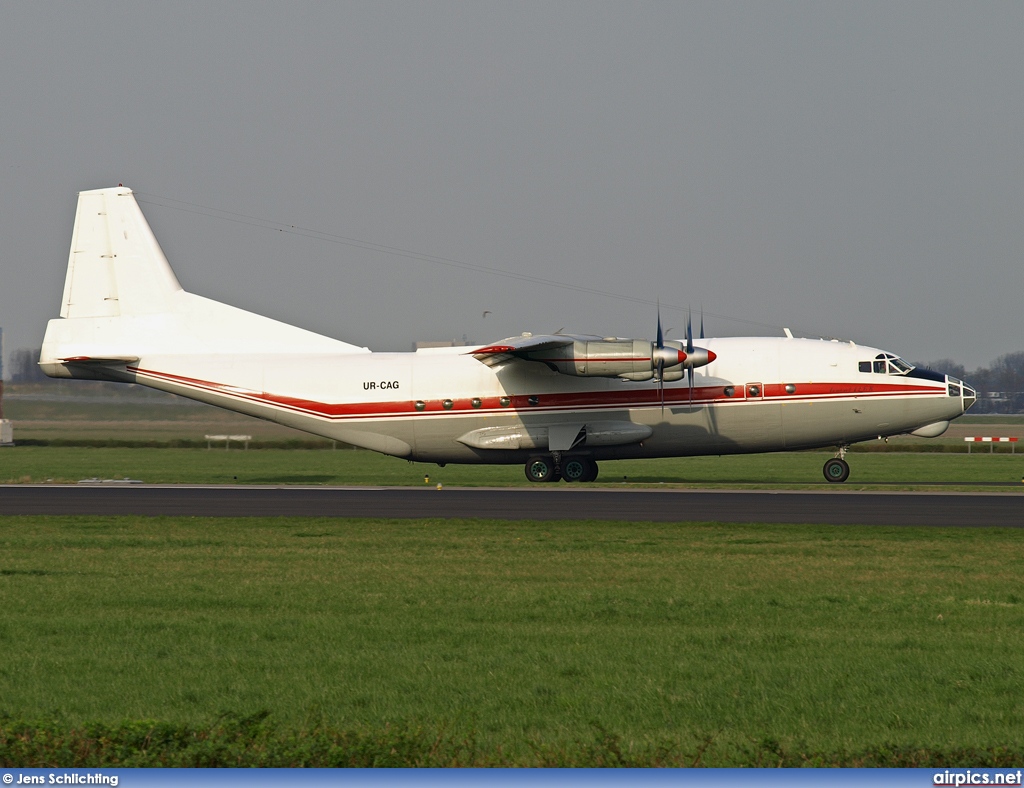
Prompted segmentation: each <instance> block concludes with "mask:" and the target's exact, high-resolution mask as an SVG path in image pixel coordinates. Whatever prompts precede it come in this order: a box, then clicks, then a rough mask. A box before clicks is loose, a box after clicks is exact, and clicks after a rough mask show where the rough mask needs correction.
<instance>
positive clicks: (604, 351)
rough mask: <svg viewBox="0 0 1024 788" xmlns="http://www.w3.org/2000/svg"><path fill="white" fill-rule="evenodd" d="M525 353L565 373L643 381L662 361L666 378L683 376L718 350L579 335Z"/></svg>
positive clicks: (713, 355)
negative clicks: (568, 341) (566, 342)
mask: <svg viewBox="0 0 1024 788" xmlns="http://www.w3.org/2000/svg"><path fill="white" fill-rule="evenodd" d="M524 357H525V358H528V359H530V360H531V361H540V362H543V363H544V364H547V365H548V366H549V367H551V368H552V369H554V370H555V371H557V372H560V373H561V374H563V375H573V376H575V377H585V378H592V377H597V378H624V379H626V380H635V381H643V380H650V379H651V378H653V377H654V376H655V374H656V372H657V370H658V366H659V363H660V365H661V369H662V375H663V378H664V379H665V380H679V379H680V378H681V377H682V376H683V370H684V369H686V368H687V367H693V366H697V367H702V366H704V365H705V364H709V363H711V362H712V361H714V358H715V354H714V353H712V352H711V351H708V350H704V349H703V348H694V349H693V351H692V352H690V353H687V352H686V350H685V349H684V346H683V343H682V342H677V341H674V340H672V341H668V342H665V343H664V345H663V346H662V347H660V348H659V347H657V346H656V345H655V343H653V342H650V341H648V340H643V339H601V340H584V339H577V340H575V341H574V342H573V343H572V344H571V345H565V346H564V347H556V348H548V349H545V350H537V351H534V352H527V353H525V354H524Z"/></svg>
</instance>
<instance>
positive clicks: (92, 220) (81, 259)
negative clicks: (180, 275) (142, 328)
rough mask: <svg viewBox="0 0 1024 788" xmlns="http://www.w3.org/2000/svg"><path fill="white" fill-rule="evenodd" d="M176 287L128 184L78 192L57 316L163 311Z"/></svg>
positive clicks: (143, 313) (72, 316) (140, 313)
mask: <svg viewBox="0 0 1024 788" xmlns="http://www.w3.org/2000/svg"><path fill="white" fill-rule="evenodd" d="M179 290H181V285H180V284H178V280H177V278H176V277H175V276H174V272H173V271H172V270H171V267H170V266H169V265H168V263H167V258H165V257H164V253H163V251H162V250H161V249H160V244H158V243H157V240H156V238H154V237H153V231H152V230H150V229H149V223H148V222H147V221H146V217H144V216H143V215H142V211H141V210H140V209H139V205H138V203H136V202H135V196H134V195H133V194H132V191H131V189H126V188H125V187H123V186H119V187H118V188H116V189H97V190H96V191H88V192H82V193H81V194H79V195H78V211H77V213H76V214H75V230H74V234H73V235H72V238H71V256H70V257H69V259H68V273H67V279H65V281H64V300H63V301H62V302H61V310H60V315H61V317H67V318H75V317H117V316H119V315H146V314H155V313H159V312H164V311H167V310H168V308H169V306H170V303H169V299H170V297H171V296H172V295H173V294H174V293H176V292H178V291H179Z"/></svg>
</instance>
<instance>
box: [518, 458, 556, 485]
mask: <svg viewBox="0 0 1024 788" xmlns="http://www.w3.org/2000/svg"><path fill="white" fill-rule="evenodd" d="M524 470H525V471H526V478H527V479H529V480H530V481H531V482H549V481H551V478H552V477H553V476H554V475H555V461H554V460H553V459H552V458H551V457H531V458H530V459H529V460H528V461H527V462H526V468H525V469H524Z"/></svg>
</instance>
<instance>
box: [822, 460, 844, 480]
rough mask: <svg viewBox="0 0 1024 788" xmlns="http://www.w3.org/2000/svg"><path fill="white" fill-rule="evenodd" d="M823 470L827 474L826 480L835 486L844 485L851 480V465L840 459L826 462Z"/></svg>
mask: <svg viewBox="0 0 1024 788" xmlns="http://www.w3.org/2000/svg"><path fill="white" fill-rule="evenodd" d="M821 470H822V473H824V474H825V480H826V481H828V482H832V483H833V484H842V483H843V482H845V481H846V480H847V479H849V478H850V464H849V463H848V462H847V461H846V460H844V459H841V458H839V457H834V458H833V459H831V460H829V461H828V462H826V463H825V467H824V468H822V469H821Z"/></svg>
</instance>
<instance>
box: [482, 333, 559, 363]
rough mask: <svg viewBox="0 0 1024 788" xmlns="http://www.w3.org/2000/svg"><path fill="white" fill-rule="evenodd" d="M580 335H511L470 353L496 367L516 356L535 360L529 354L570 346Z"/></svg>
mask: <svg viewBox="0 0 1024 788" xmlns="http://www.w3.org/2000/svg"><path fill="white" fill-rule="evenodd" d="M577 338H578V337H574V336H568V335H563V334H558V335H555V334H550V335H541V336H528V337H511V338H509V339H503V340H501V341H500V342H495V343H494V344H493V345H487V346H486V347H482V348H478V349H476V350H474V351H471V352H470V353H469V355H471V356H473V358H475V359H476V360H477V361H480V362H483V363H484V364H486V365H487V366H489V367H496V366H498V365H499V364H504V363H505V362H506V361H510V360H512V359H515V358H520V359H524V360H526V361H534V360H535V359H531V358H529V357H528V355H527V354H529V353H536V352H538V351H541V350H553V349H555V348H562V347H568V346H570V345H572V344H573V342H575V341H576V339H577Z"/></svg>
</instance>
